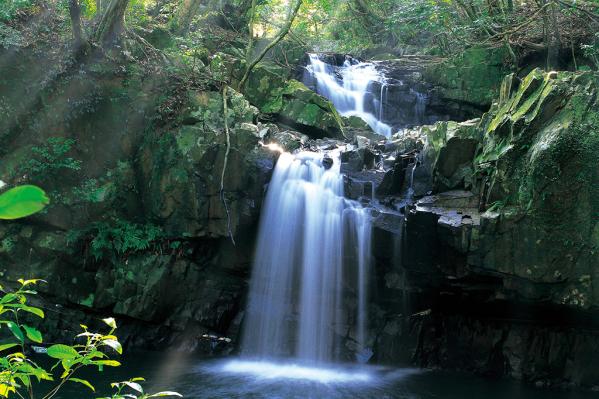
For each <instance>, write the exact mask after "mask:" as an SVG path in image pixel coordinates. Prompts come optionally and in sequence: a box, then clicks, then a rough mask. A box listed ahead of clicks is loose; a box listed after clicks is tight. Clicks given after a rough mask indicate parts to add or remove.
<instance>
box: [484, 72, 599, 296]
mask: <svg viewBox="0 0 599 399" xmlns="http://www.w3.org/2000/svg"><path fill="white" fill-rule="evenodd" d="M508 79H510V78H508ZM508 85H509V86H511V87H513V85H512V84H511V83H510V82H509V81H508V80H506V85H505V86H506V87H507V86H508ZM506 91H507V88H506ZM598 95H599V75H597V74H593V73H567V72H560V73H556V72H551V73H543V72H541V71H540V70H534V71H532V72H531V73H530V74H529V75H528V76H527V77H526V78H525V79H523V81H522V82H521V83H520V85H519V88H518V89H517V90H515V91H513V93H512V95H511V96H509V97H507V96H504V98H502V101H500V102H499V103H498V104H496V105H495V109H494V110H493V112H491V113H489V114H488V115H487V116H486V117H485V118H484V119H483V121H482V123H481V128H482V129H483V130H484V133H485V136H484V137H485V138H484V141H483V149H482V151H481V153H480V154H479V155H478V156H477V158H476V160H475V167H476V168H477V170H478V173H479V174H480V178H481V179H482V180H483V181H485V182H486V185H485V186H484V187H483V194H484V198H485V199H486V204H487V206H491V207H493V208H494V209H495V210H496V211H497V212H498V213H497V216H494V215H493V214H492V213H489V214H488V215H485V216H486V218H485V221H486V222H485V224H483V226H482V233H483V234H482V236H481V238H480V245H481V253H480V258H479V259H478V261H479V262H480V264H481V265H483V266H484V267H487V268H490V269H493V270H497V271H500V272H505V273H509V274H513V275H515V276H518V277H520V278H524V279H526V280H529V281H533V282H535V283H539V284H555V286H554V288H553V289H551V290H550V291H549V292H550V293H549V295H548V297H549V298H550V299H551V300H552V301H554V302H558V303H563V304H568V305H574V306H580V307H585V308H586V307H599V289H597V288H596V287H597V286H599V285H598V284H596V281H599V274H597V270H599V256H597V251H598V250H599V240H598V239H597V238H598V237H599V235H598V234H597V232H598V231H599V168H598V167H597V165H599V100H598ZM537 294H538V293H537Z"/></svg>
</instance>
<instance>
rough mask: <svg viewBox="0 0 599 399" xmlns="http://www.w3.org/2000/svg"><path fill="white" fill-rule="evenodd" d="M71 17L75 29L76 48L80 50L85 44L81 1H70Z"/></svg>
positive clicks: (74, 41)
mask: <svg viewBox="0 0 599 399" xmlns="http://www.w3.org/2000/svg"><path fill="white" fill-rule="evenodd" d="M69 15H70V16H71V26H72V27H73V43H74V45H75V48H78V47H79V46H81V44H82V42H83V32H82V30H81V7H80V6H79V0H69Z"/></svg>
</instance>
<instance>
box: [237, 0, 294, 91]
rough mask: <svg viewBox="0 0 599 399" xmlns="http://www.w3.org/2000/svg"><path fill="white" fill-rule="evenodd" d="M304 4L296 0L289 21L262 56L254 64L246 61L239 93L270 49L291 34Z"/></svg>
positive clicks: (259, 55) (265, 48) (261, 53)
mask: <svg viewBox="0 0 599 399" xmlns="http://www.w3.org/2000/svg"><path fill="white" fill-rule="evenodd" d="M302 2H303V0H296V3H295V5H294V7H293V9H292V10H291V13H290V14H289V16H288V17H287V21H286V22H285V25H283V27H282V28H281V30H280V31H279V33H277V35H276V36H275V38H274V39H273V40H272V42H270V43H269V44H268V45H267V46H266V47H264V49H263V50H262V51H261V52H260V54H258V56H257V57H256V58H255V59H254V60H253V61H252V62H250V60H249V59H248V60H246V64H247V66H246V68H245V73H244V74H243V77H242V78H241V80H240V81H239V91H243V88H244V86H245V83H246V82H247V80H248V78H249V76H250V73H251V72H252V70H253V69H254V67H255V66H256V65H258V63H259V62H260V61H262V59H263V58H264V56H266V54H268V52H269V51H270V49H272V48H273V47H274V46H276V45H277V44H279V42H280V41H281V40H283V39H284V38H285V36H287V34H288V33H289V30H290V29H291V25H293V21H294V20H295V17H296V16H297V13H298V11H299V9H300V6H301V5H302ZM250 22H253V16H252V19H251V20H250Z"/></svg>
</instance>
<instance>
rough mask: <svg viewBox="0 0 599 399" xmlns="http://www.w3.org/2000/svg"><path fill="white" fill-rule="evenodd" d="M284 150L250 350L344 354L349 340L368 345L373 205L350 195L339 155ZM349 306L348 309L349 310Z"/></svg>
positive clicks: (253, 301)
mask: <svg viewBox="0 0 599 399" xmlns="http://www.w3.org/2000/svg"><path fill="white" fill-rule="evenodd" d="M330 156H331V158H332V161H333V162H332V165H331V163H330V158H328V159H327V162H325V161H324V159H325V158H324V157H325V156H324V154H319V153H310V152H303V153H299V154H296V155H292V154H289V153H283V154H282V155H281V156H280V158H279V160H278V162H277V166H276V168H275V172H274V175H273V178H272V181H271V183H270V185H269V189H268V195H267V198H266V202H265V207H264V212H263V215H262V219H261V224H260V232H259V236H258V246H257V251H256V258H255V263H254V269H253V275H252V279H251V284H250V292H249V304H248V307H247V314H246V318H245V328H244V331H245V332H244V338H243V349H244V352H245V353H246V354H248V355H251V356H256V357H260V358H272V357H295V358H298V359H301V360H303V361H308V362H330V361H334V360H336V359H338V358H339V356H338V354H339V352H340V351H341V345H342V338H343V337H345V336H347V335H348V334H350V335H352V336H353V337H354V340H355V341H356V342H357V343H358V346H359V348H358V349H362V348H365V347H366V340H367V337H366V323H367V293H368V292H367V276H368V267H369V260H370V252H371V251H370V236H371V224H370V216H369V214H368V211H367V210H366V209H364V208H363V207H362V206H361V205H360V204H359V203H358V202H355V201H350V200H347V199H346V198H344V195H343V191H344V187H343V186H344V184H343V175H342V174H341V172H340V159H339V154H338V153H336V152H333V153H331V154H330ZM348 309H349V311H348Z"/></svg>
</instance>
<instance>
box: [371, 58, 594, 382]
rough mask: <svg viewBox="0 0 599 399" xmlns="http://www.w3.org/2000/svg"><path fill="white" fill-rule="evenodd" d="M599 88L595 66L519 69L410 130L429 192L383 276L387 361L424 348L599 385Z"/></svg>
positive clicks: (453, 363)
mask: <svg viewBox="0 0 599 399" xmlns="http://www.w3.org/2000/svg"><path fill="white" fill-rule="evenodd" d="M598 89H599V76H598V75H597V74H593V73H568V72H550V73H543V72H541V71H540V70H534V71H532V72H531V73H530V74H529V75H528V76H526V77H525V78H524V79H522V80H520V79H518V78H516V77H515V76H513V75H509V76H507V77H506V78H505V79H504V81H503V84H502V88H501V95H500V97H499V99H498V101H496V102H495V103H494V104H493V106H492V108H491V110H490V111H489V112H488V113H486V114H485V115H484V116H483V117H482V119H480V120H475V121H469V122H465V123H453V122H448V123H446V122H443V123H439V124H437V125H434V126H429V127H422V128H419V129H418V131H417V132H414V133H413V135H414V136H416V137H422V138H423V141H424V142H425V143H426V145H424V148H423V150H422V152H421V155H420V158H419V162H421V165H420V166H418V169H420V171H421V173H420V174H416V181H415V189H416V191H418V190H420V191H421V192H423V193H424V192H428V193H429V194H432V195H428V196H425V197H424V198H422V199H420V200H419V201H418V202H417V203H416V205H415V206H414V207H413V208H410V209H409V210H408V211H407V214H406V222H405V223H406V228H405V235H404V237H403V240H404V245H403V253H402V262H401V265H400V266H396V267H395V268H394V269H393V270H391V271H387V272H386V275H385V278H384V279H385V283H384V290H383V291H381V292H383V293H384V295H383V296H384V298H385V302H384V303H385V305H384V306H385V307H386V308H387V309H393V306H394V312H389V311H388V312H387V313H385V317H386V320H385V321H384V322H383V321H381V323H380V330H379V331H380V335H379V338H378V345H379V348H385V350H379V351H378V352H377V353H379V354H380V357H379V360H380V361H391V360H392V359H393V358H395V357H398V356H400V354H401V353H402V350H405V349H406V348H415V350H414V351H413V352H412V351H408V354H409V355H410V356H411V360H412V361H416V362H417V363H418V364H420V365H422V366H428V367H444V368H456V369H462V370H468V371H474V372H477V373H483V374H488V375H500V376H503V375H508V376H512V377H516V378H520V379H523V380H526V381H529V382H534V383H535V384H537V385H539V386H546V385H551V386H556V385H558V386H569V385H582V386H586V387H588V388H591V387H597V381H598V377H599V376H598V374H597V367H596V366H594V365H595V364H596V354H597V353H598V350H599V330H598V327H599V326H598V325H597V321H596V320H597V315H598V314H597V290H596V279H597V276H596V272H597V270H598V266H599V264H598V262H599V257H598V256H597V249H598V247H599V240H598V239H597V228H598V226H599V216H598V214H597V210H598V209H599V207H598V205H599V202H597V194H598V193H597V187H599V186H598V183H599V180H598V179H599V169H598V167H597V165H598V161H599V156H598V155H597V154H599V152H597V150H598V149H599V123H598V122H599V103H598V97H597V94H598ZM401 166H402V165H401V164H400V163H398V164H397V168H398V169H401ZM390 298H401V299H400V300H396V301H395V302H394V305H390V302H389V299H390ZM391 303H393V300H392V299H391ZM406 314H410V316H409V317H405V316H406ZM388 348H392V349H391V350H389V349H388ZM403 353H404V354H405V352H403Z"/></svg>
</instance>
